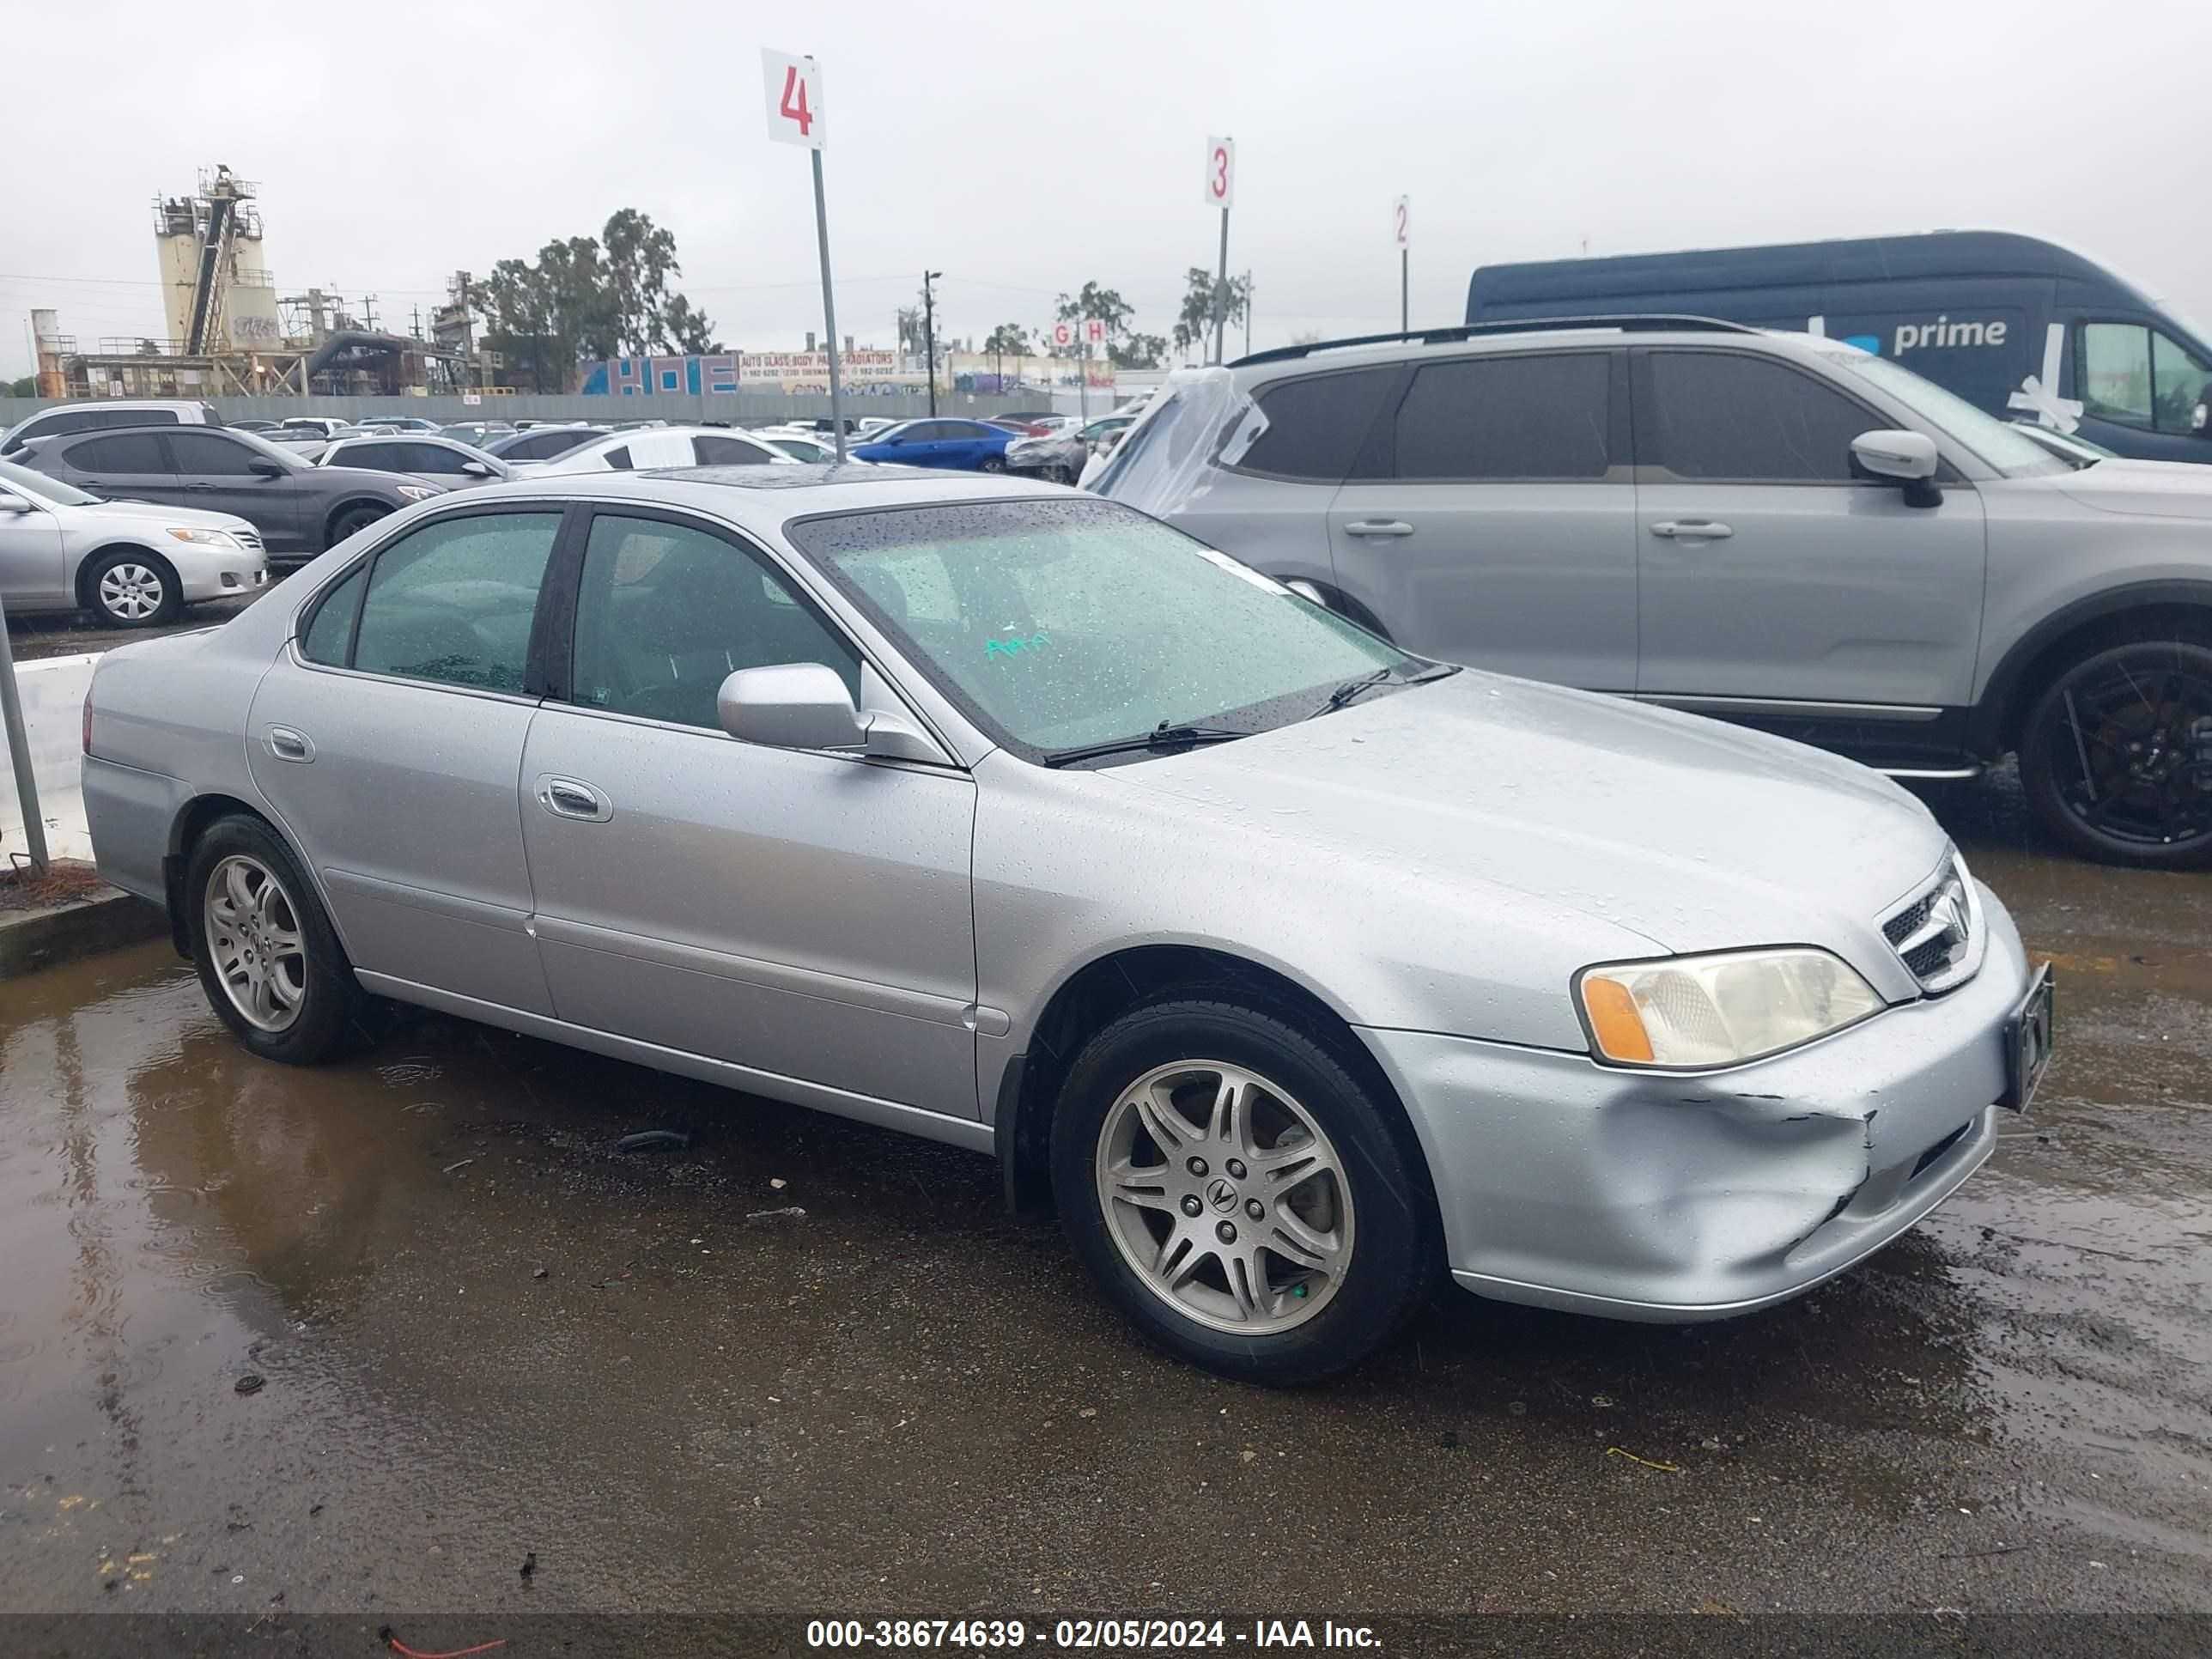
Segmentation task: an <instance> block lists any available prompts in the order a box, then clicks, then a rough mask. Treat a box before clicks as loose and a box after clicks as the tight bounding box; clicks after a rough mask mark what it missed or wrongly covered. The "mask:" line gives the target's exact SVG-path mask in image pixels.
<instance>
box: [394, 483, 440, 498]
mask: <svg viewBox="0 0 2212 1659" xmlns="http://www.w3.org/2000/svg"><path fill="white" fill-rule="evenodd" d="M399 493H400V494H401V495H404V496H405V497H406V498H407V499H408V500H409V501H428V500H429V499H430V497H431V496H433V495H444V494H445V493H446V492H445V491H444V490H442V489H432V488H431V487H430V486H429V485H428V484H401V485H400V486H399Z"/></svg>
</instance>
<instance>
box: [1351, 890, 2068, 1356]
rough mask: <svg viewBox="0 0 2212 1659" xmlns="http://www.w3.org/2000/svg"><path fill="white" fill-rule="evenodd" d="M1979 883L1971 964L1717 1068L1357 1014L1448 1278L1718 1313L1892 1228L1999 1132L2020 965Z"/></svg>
mask: <svg viewBox="0 0 2212 1659" xmlns="http://www.w3.org/2000/svg"><path fill="white" fill-rule="evenodd" d="M1982 905H1983V917H1984V928H1985V930H1986V934H1987V946H1986V951H1985V954H1984V958H1983V963H1982V968H1981V971H1980V972H1979V973H1978V974H1977V975H1975V976H1974V978H1972V980H1970V981H1967V982H1966V984H1964V985H1962V986H1960V987H1958V988H1957V989H1956V990H1954V991H1952V992H1950V993H1949V994H1947V995H1944V996H1942V997H1937V998H1928V999H1923V1000H1921V1001H1918V1002H1913V1003H1908V1004H1905V1005H1903V1006H1898V1007H1894V1008H1892V1009H1890V1010H1889V1011H1888V1012H1886V1013H1883V1014H1881V1015H1879V1016H1877V1017H1876V1018H1873V1019H1870V1020H1869V1021H1867V1022H1866V1023H1865V1024H1863V1025H1858V1026H1856V1027H1853V1028H1852V1029H1851V1030H1846V1031H1842V1032H1838V1034H1837V1035H1836V1036H1832V1037H1828V1038H1826V1039H1823V1040H1822V1041H1820V1042H1815V1043H1813V1044H1811V1045H1809V1046H1808V1047H1807V1048H1801V1049H1798V1050H1796V1051H1794V1052H1792V1053H1790V1054H1781V1055H1778V1056H1776V1057H1775V1058H1773V1059H1771V1060H1759V1061H1755V1062H1753V1063H1752V1064H1750V1065H1747V1066H1737V1067H1735V1068H1734V1069H1732V1070H1729V1071H1726V1072H1719V1073H1707V1074H1704V1075H1690V1074H1668V1073H1633V1072H1623V1071H1616V1070H1612V1069H1609V1068H1607V1067H1605V1066H1599V1065H1597V1064H1595V1062H1593V1061H1592V1060H1590V1059H1589V1057H1588V1056H1587V1055H1581V1054H1561V1053H1559V1052H1557V1051H1554V1050H1549V1049H1534V1048H1511V1047H1508V1046H1506V1045H1504V1044H1500V1043H1494V1042H1474V1041H1470V1040H1468V1039H1466V1038H1462V1037H1450V1036H1439V1035H1437V1034H1435V1033H1431V1032H1416V1031H1395V1030H1375V1029H1372V1028H1368V1029H1363V1030H1361V1033H1360V1035H1361V1036H1363V1037H1364V1039H1365V1040H1366V1042H1367V1043H1368V1046H1369V1047H1370V1048H1371V1049H1372V1050H1373V1051H1374V1053H1375V1055H1376V1059H1377V1060H1380V1061H1381V1062H1382V1065H1383V1069H1384V1070H1385V1071H1386V1072H1387V1073H1389V1077H1390V1079H1391V1081H1392V1083H1393V1084H1394V1085H1395V1086H1396V1088H1397V1090H1398V1094H1399V1098H1400V1099H1401V1100H1403V1101H1404V1102H1405V1103H1406V1104H1407V1109H1408V1111H1409V1112H1410V1113H1411V1115H1412V1117H1413V1127H1414V1129H1415V1132H1416V1133H1418V1134H1419V1138H1420V1141H1421V1146H1422V1149H1423V1151H1424V1152H1425V1153H1426V1155H1427V1158H1428V1164H1429V1170H1430V1174H1431V1178H1432V1180H1433V1182H1434V1183H1435V1186H1436V1190H1437V1201H1438V1203H1439V1205H1440V1206H1441V1209H1442V1212H1443V1230H1444V1243H1445V1249H1446V1254H1447V1256H1448V1258H1449V1262H1450V1266H1451V1270H1452V1276H1453V1278H1455V1279H1457V1280H1458V1281H1459V1283H1460V1284H1461V1285H1463V1286H1465V1287H1466V1288H1467V1289H1468V1290H1470V1291H1474V1292H1476V1293H1477V1294H1478V1295H1482V1296H1488V1297H1497V1298H1498V1299H1499V1300H1502V1301H1507V1302H1521V1303H1528V1304H1534V1305H1536V1306H1540V1307H1549V1308H1560V1309H1566V1310H1574V1311H1577V1312H1584V1313H1594V1314H1600V1315H1604V1316H1608V1317H1611V1318H1615V1319H1635V1320H1646V1321H1653V1322H1689V1321H1694V1320H1702V1319H1719V1318H1725V1317H1727V1316H1730V1315H1733V1314H1740V1313H1748V1312H1751V1311H1752V1310H1754V1309H1758V1308H1763V1307H1765V1306H1767V1305H1769V1304H1772V1303H1776V1302H1780V1301H1783V1300H1784V1299H1786V1298H1788V1297H1792V1296H1796V1295H1799V1294H1801V1293H1802V1292H1803V1291H1808V1290H1810V1289H1812V1288H1813V1287H1814V1285H1818V1284H1820V1282H1821V1281H1822V1280H1823V1279H1830V1278H1832V1277H1833V1276H1834V1275H1836V1274H1837V1273H1842V1272H1843V1271H1844V1269H1845V1268H1847V1267H1850V1266H1852V1265H1853V1264H1854V1263H1855V1262H1857V1261H1861V1260H1862V1259H1863V1258H1864V1257H1866V1256H1868V1255H1871V1254H1872V1253H1873V1252H1875V1250H1878V1249H1881V1247H1882V1246H1883V1245H1885V1244H1887V1243H1889V1242H1890V1241H1891V1240H1892V1239H1893V1238H1895V1237H1897V1236H1898V1235H1899V1234H1900V1233H1902V1232H1904V1231H1905V1230H1906V1229H1908V1228H1909V1227H1911V1225H1913V1224H1914V1223H1915V1222H1917V1221H1918V1220H1919V1219H1920V1218H1921V1217H1923V1216H1924V1215H1926V1214H1927V1213H1928V1212H1929V1211H1930V1210H1932V1209H1934V1208H1935V1207H1936V1205H1938V1204H1940V1203H1942V1201H1943V1200H1944V1199H1946V1198H1948V1197H1949V1196H1950V1194H1952V1193H1953V1192H1954V1191H1956V1190H1957V1188H1959V1186H1960V1183H1961V1182H1964V1181H1965V1180H1966V1177H1967V1176H1970V1175H1972V1173H1973V1172H1974V1170H1977V1169H1978V1168H1979V1167H1980V1166H1981V1164H1982V1163H1983V1162H1984V1159H1986V1158H1988V1157H1989V1155H1990V1152H1991V1151H1993V1150H1994V1149H1995V1147H1996V1116H1997V1109H1996V1106H1995V1105H1994V1102H1995V1101H1996V1099H1997V1097H1999V1096H2000V1095H2001V1094H2002V1092H2003V1091H2004V1087H2005V1041H2006V1022H2007V1020H2008V1018H2009V1016H2010V1014H2011V1012H2012V1010H2013V1007H2014V1005H2015V1003H2016V1002H2017V1001H2018V1000H2019V999H2020V998H2021V994H2023V993H2024V992H2025V991H2026V989H2027V984H2028V981H2029V970H2028V964H2027V952H2026V951H2025V950H2024V949H2023V947H2022V946H2021V940H2020V934H2019V933H2018V931H2017V930H2016V929H2015V927H2014V925H2013V921H2012V918H2011V916H2010V915H2008V914H2007V913H2006V911H2005V908H2004V907H2003V906H2002V904H2000V903H1999V902H1997V900H1996V897H1995V896H1992V895H1991V894H1990V892H1989V891H1988V890H1987V889H1984V890H1983V892H1982ZM1561 994H1562V995H1564V994H1565V987H1561Z"/></svg>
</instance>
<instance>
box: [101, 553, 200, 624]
mask: <svg viewBox="0 0 2212 1659" xmlns="http://www.w3.org/2000/svg"><path fill="white" fill-rule="evenodd" d="M85 586H86V587H87V588H88V589H89V590H90V592H91V593H92V603H93V606H94V609H95V610H97V611H99V612H100V619H101V620H102V621H103V622H106V623H111V624H112V625H113V626H114V627H117V628H153V627H155V626H157V625H158V624H160V623H167V622H169V621H172V620H173V619H174V617H176V614H177V612H178V611H179V609H181V608H182V606H183V603H184V601H183V597H182V596H181V595H180V594H179V592H177V576H176V573H175V572H174V571H173V570H171V569H170V568H169V567H168V565H167V562H164V561H163V560H161V559H159V558H157V557H155V556H154V555H153V554H150V553H137V552H122V553H111V554H109V555H108V556H106V558H104V559H102V560H101V561H100V562H99V563H98V564H97V565H95V566H94V567H93V568H92V569H91V570H89V571H88V572H87V573H86V577H85Z"/></svg>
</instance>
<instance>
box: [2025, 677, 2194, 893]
mask: <svg viewBox="0 0 2212 1659" xmlns="http://www.w3.org/2000/svg"><path fill="white" fill-rule="evenodd" d="M2020 772H2021V785H2022V787H2024V788H2025V790H2026V791H2027V800H2028V805H2029V806H2030V807H2031V808H2032V809H2033V811H2034V813H2035V816H2036V817H2037V819H2038V820H2039V822H2040V823H2042V825H2043V826H2044V828H2045V829H2047V830H2049V831H2050V833H2051V835H2052V836H2055V837H2056V838H2057V840H2059V841H2061V842H2064V843H2065V844H2066V845H2067V846H2068V847H2069V848H2072V849H2073V850H2074V851H2075V852H2076V853H2079V854H2081V855H2083V856H2084V857H2087V858H2092V859H2097V860H2102V861H2104V862H2106V863H2110V864H2132V865H2139V866H2148V867H2151V868H2157V869H2193V868H2197V867H2199V866H2203V865H2206V864H2212V647H2207V646H2205V645H2203V644H2200V643H2198V642H2197V641H2191V640H2156V641H2151V640H2136V641H2128V642H2126V643H2124V644H2120V645H2115V646H2112V647H2109V648H2107V649H2106V650H2103V651H2100V652H2097V653H2093V655H2090V656H2087V657H2084V658H2083V659H2081V661H2079V662H2077V663H2075V664H2073V665H2071V666H2069V668H2067V669H2066V670H2065V671H2063V673H2061V674H2060V675H2059V676H2058V678H2057V679H2056V680H2054V681H2053V682H2052V683H2051V685H2050V687H2049V688H2048V689H2047V690H2045V692H2044V694H2043V695H2042V696H2040V697H2039V698H2037V699H2036V702H2035V705H2034V707H2033V708H2031V709H2030V710H2029V711H2028V715H2027V722H2026V724H2025V725H2024V726H2022V728H2021V739H2020Z"/></svg>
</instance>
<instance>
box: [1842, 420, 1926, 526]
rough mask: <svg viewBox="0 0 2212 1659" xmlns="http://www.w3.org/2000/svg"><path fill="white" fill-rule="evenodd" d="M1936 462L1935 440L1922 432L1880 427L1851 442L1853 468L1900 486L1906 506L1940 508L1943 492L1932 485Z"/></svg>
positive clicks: (1860, 435) (1861, 434)
mask: <svg viewBox="0 0 2212 1659" xmlns="http://www.w3.org/2000/svg"><path fill="white" fill-rule="evenodd" d="M1938 460H1939V458H1938V457H1937V455H1936V441H1935V440H1934V439H1933V438H1931V437H1929V436H1928V435H1927V434H1925V433H1923V432H1901V431H1894V430H1890V429H1887V428H1882V429H1878V430H1876V431H1873V432H1862V433H1860V434H1859V435H1858V436H1857V437H1856V438H1854V439H1852V440H1851V465H1852V467H1853V469H1854V470H1855V471H1859V472H1862V473H1863V474H1865V475H1866V476H1867V477H1871V478H1887V479H1890V480H1893V481H1894V482H1896V483H1901V484H1903V485H1904V486H1905V505H1906V506H1907V507H1941V506H1942V504H1943V492H1942V490H1940V489H1936V484H1935V482H1934V481H1935V477H1936V466H1937V465H1938Z"/></svg>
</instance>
